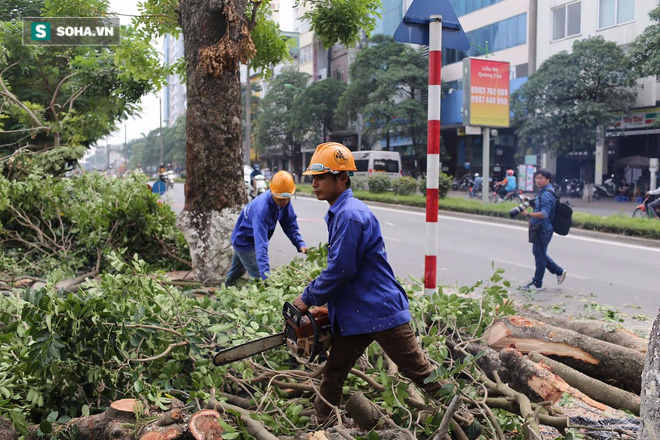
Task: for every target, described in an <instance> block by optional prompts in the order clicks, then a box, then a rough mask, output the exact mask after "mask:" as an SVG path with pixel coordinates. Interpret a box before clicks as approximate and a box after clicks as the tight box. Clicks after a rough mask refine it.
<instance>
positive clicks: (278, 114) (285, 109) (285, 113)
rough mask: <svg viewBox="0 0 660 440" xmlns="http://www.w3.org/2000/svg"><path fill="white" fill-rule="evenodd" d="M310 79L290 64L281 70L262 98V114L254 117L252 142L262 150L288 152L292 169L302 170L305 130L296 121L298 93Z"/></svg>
mask: <svg viewBox="0 0 660 440" xmlns="http://www.w3.org/2000/svg"><path fill="white" fill-rule="evenodd" d="M307 81H309V75H308V74H307V73H302V72H298V71H296V70H295V69H293V68H288V69H284V70H282V72H281V73H280V74H279V75H278V76H276V77H275V78H274V79H273V81H271V83H270V85H269V87H268V91H267V93H266V96H265V97H264V99H263V100H262V101H261V114H260V115H259V117H258V119H257V121H256V127H255V139H254V140H255V145H256V147H257V150H258V151H259V152H261V153H265V152H267V151H280V152H282V153H284V154H287V155H290V156H291V158H292V160H293V167H294V169H293V170H292V171H293V172H294V173H296V174H297V175H300V173H301V172H302V166H303V165H302V155H301V146H302V140H303V134H304V132H303V131H302V130H301V128H300V124H296V122H295V117H294V114H295V109H296V103H297V102H298V97H299V96H301V95H302V94H303V93H305V87H306V85H307Z"/></svg>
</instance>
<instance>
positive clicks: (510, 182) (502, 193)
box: [497, 170, 517, 200]
mask: <svg viewBox="0 0 660 440" xmlns="http://www.w3.org/2000/svg"><path fill="white" fill-rule="evenodd" d="M497 185H499V186H500V189H499V190H497V195H498V196H499V198H500V199H501V200H504V199H506V196H507V195H508V194H509V193H510V192H513V191H515V190H516V188H517V185H516V176H514V175H513V170H506V177H505V178H504V180H502V181H500V182H497Z"/></svg>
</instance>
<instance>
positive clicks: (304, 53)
mask: <svg viewBox="0 0 660 440" xmlns="http://www.w3.org/2000/svg"><path fill="white" fill-rule="evenodd" d="M313 54H314V48H313V47H312V45H311V44H308V45H307V46H304V47H301V48H300V64H306V63H311V62H312V55H313Z"/></svg>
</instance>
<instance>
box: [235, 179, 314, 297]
mask: <svg viewBox="0 0 660 440" xmlns="http://www.w3.org/2000/svg"><path fill="white" fill-rule="evenodd" d="M295 192H296V184H295V183H294V181H293V177H292V176H291V174H289V173H287V172H286V171H279V172H277V173H276V174H275V175H274V176H273V180H272V181H271V182H270V189H269V190H268V191H266V192H264V193H263V194H261V195H260V196H258V197H256V198H255V199H254V200H252V201H251V202H250V203H248V205H247V206H246V207H245V208H243V211H241V214H240V216H239V217H238V221H237V222H236V226H234V231H233V232H232V234H231V244H232V247H233V248H234V256H233V257H232V260H231V268H230V269H229V273H228V274H227V282H226V284H227V285H228V286H230V285H233V284H235V283H236V281H237V280H238V279H239V278H240V277H242V276H243V274H244V273H245V272H246V271H247V273H248V276H249V277H250V278H261V279H266V277H267V276H268V274H269V273H270V265H269V262H268V242H269V240H270V238H271V237H272V236H273V232H275V226H277V222H279V223H280V225H282V229H283V230H284V233H285V234H286V235H287V237H289V240H291V243H293V245H294V246H295V247H296V249H298V252H303V253H306V252H307V245H306V244H305V242H304V241H303V239H302V237H301V236H300V230H299V228H298V221H297V218H296V213H295V212H294V210H293V206H292V205H291V196H293V194H294V193H295Z"/></svg>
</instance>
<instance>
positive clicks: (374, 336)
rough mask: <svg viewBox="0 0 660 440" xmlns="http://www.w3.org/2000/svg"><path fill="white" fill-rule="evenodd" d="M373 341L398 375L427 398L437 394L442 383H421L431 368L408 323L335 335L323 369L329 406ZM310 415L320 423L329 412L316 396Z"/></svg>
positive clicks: (338, 399)
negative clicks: (371, 331)
mask: <svg viewBox="0 0 660 440" xmlns="http://www.w3.org/2000/svg"><path fill="white" fill-rule="evenodd" d="M373 341H376V342H377V343H378V345H380V346H381V347H382V349H383V351H385V353H386V354H387V355H388V356H389V357H390V359H392V361H393V362H394V363H395V364H396V365H397V366H398V367H399V372H401V374H403V375H404V376H406V377H407V378H408V379H410V380H412V381H413V382H415V383H416V384H417V385H418V386H419V387H420V388H422V389H423V390H424V391H426V392H427V393H429V394H430V395H431V396H433V395H435V394H436V393H437V392H438V391H440V387H441V386H442V384H440V383H438V382H430V383H426V384H425V383H424V379H426V378H427V377H428V376H429V375H430V374H431V372H433V370H434V368H433V366H432V365H431V363H430V362H429V360H428V359H427V358H426V356H425V355H424V353H423V352H422V349H421V347H420V346H419V344H418V343H417V339H416V338H415V333H414V332H413V330H412V327H411V326H410V323H406V324H402V325H400V326H397V327H394V328H391V329H389V330H383V331H380V332H375V333H365V334H362V335H353V336H335V338H334V339H333V340H332V348H331V349H330V354H329V355H328V360H327V362H326V363H325V367H324V368H323V380H322V381H321V389H320V393H321V395H322V396H323V397H324V398H325V399H326V400H327V401H328V402H330V403H332V404H333V405H335V406H338V405H339V403H340V402H341V393H342V388H343V386H344V381H345V380H346V377H347V376H348V373H349V372H350V371H351V369H352V368H353V366H354V365H355V363H356V362H357V360H358V359H359V358H360V356H362V353H364V350H366V348H367V347H368V346H369V345H370V344H371V343H372V342H373ZM314 412H315V413H316V417H317V419H318V420H319V421H321V422H323V421H324V420H326V419H327V418H328V416H329V415H330V413H331V412H332V408H331V407H330V406H328V405H327V404H326V403H325V402H324V401H323V400H322V399H321V398H320V397H318V396H317V397H316V400H315V401H314Z"/></svg>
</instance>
